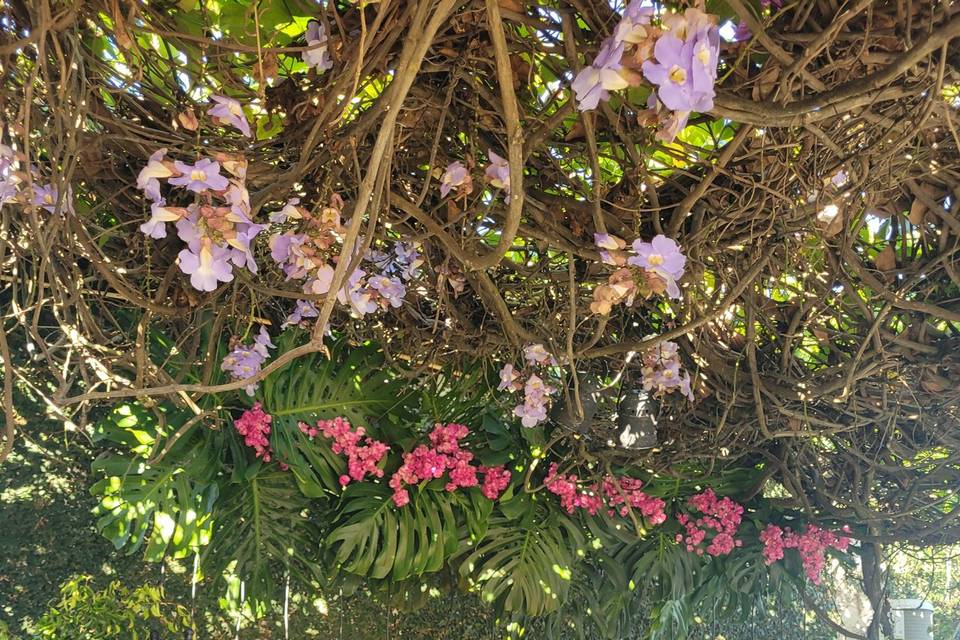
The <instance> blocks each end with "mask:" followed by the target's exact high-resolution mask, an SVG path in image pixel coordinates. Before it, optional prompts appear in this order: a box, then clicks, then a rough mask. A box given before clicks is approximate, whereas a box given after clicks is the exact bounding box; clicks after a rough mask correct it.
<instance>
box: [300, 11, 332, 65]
mask: <svg viewBox="0 0 960 640" xmlns="http://www.w3.org/2000/svg"><path fill="white" fill-rule="evenodd" d="M306 40H307V46H308V47H312V48H311V49H308V50H306V51H304V52H303V61H304V62H305V63H306V64H307V66H310V67H313V68H315V69H316V70H317V73H323V72H324V71H326V70H327V69H330V68H331V67H332V66H333V60H331V59H330V53H329V51H327V31H326V29H324V27H323V25H322V24H320V23H319V22H316V21H313V20H311V21H310V24H308V25H307V33H306Z"/></svg>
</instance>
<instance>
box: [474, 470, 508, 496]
mask: <svg viewBox="0 0 960 640" xmlns="http://www.w3.org/2000/svg"><path fill="white" fill-rule="evenodd" d="M478 470H479V472H480V473H482V474H483V486H482V487H480V492H481V493H483V495H484V496H485V497H486V498H488V499H490V500H496V499H497V498H498V497H499V496H500V494H501V493H502V492H503V490H504V489H506V488H507V486H508V485H509V484H510V472H509V471H507V470H506V469H505V468H504V467H503V465H500V466H497V467H485V466H483V465H481V466H480V467H479V468H478Z"/></svg>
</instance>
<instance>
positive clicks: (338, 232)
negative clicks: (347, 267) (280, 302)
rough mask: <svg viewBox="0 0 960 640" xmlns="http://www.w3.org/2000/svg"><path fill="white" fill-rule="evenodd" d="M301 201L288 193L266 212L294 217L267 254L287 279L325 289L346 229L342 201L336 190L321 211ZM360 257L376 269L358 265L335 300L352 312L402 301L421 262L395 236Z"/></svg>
mask: <svg viewBox="0 0 960 640" xmlns="http://www.w3.org/2000/svg"><path fill="white" fill-rule="evenodd" d="M299 203H300V200H299V199H298V198H294V199H291V200H290V201H289V202H287V204H286V205H285V206H284V207H283V209H281V210H280V211H278V212H276V213H274V214H272V215H271V216H270V221H271V222H274V223H277V224H287V223H292V227H290V228H288V229H287V230H286V231H282V232H281V231H278V232H276V233H274V234H273V235H272V236H271V237H270V255H271V257H272V258H273V259H274V260H275V261H276V262H277V264H279V265H280V266H281V268H282V269H283V271H284V274H285V275H286V277H287V279H288V280H292V279H295V280H303V281H304V284H303V290H304V291H305V292H306V293H316V294H324V293H327V292H328V291H329V290H330V287H331V285H332V284H333V275H334V271H335V266H336V264H337V262H338V261H339V260H340V259H341V255H340V251H339V248H338V247H337V245H339V244H340V243H342V242H343V236H344V231H345V227H344V224H343V223H342V221H341V211H342V209H343V206H344V203H343V200H342V199H341V198H340V196H339V195H337V194H334V195H332V196H331V197H330V204H329V205H328V206H326V207H323V208H322V209H321V210H320V212H319V215H313V214H311V213H310V212H309V211H308V210H307V209H305V208H304V207H301V206H299ZM360 244H362V242H361V243H360ZM364 259H365V260H366V261H368V262H370V263H372V264H373V267H374V269H376V270H378V271H379V273H373V272H372V270H371V272H370V273H368V272H367V271H365V270H363V269H356V270H355V271H354V272H353V273H352V274H350V276H349V277H348V278H347V283H346V284H345V285H344V286H343V287H342V288H341V289H340V291H338V292H337V300H338V301H339V302H340V303H341V304H343V305H348V306H349V307H350V311H351V314H352V315H353V316H354V317H362V316H364V315H366V314H368V313H373V312H375V311H378V310H380V309H386V308H388V307H399V306H401V305H402V304H403V298H404V296H405V295H406V293H407V288H406V284H405V283H406V282H408V281H410V280H411V279H413V278H415V277H416V276H417V274H418V269H419V267H420V265H421V264H422V263H423V259H422V258H421V257H420V254H419V252H418V251H417V249H416V247H414V246H413V245H412V244H409V243H404V242H397V243H395V244H394V246H393V248H392V250H391V251H389V252H388V251H383V250H379V249H372V250H370V251H369V252H368V253H367V254H366V255H365V256H364Z"/></svg>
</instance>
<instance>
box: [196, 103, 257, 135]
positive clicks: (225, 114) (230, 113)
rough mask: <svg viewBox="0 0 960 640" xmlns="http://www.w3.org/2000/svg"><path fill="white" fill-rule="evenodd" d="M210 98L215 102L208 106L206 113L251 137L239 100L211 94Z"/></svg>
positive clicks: (248, 124)
mask: <svg viewBox="0 0 960 640" xmlns="http://www.w3.org/2000/svg"><path fill="white" fill-rule="evenodd" d="M210 99H211V100H213V101H214V102H216V103H217V104H215V105H213V106H212V107H210V110H209V111H207V115H208V116H210V117H211V118H213V119H214V120H215V121H216V122H219V123H220V124H228V125H231V126H233V127H235V128H236V129H237V130H238V131H240V133H242V134H243V135H245V136H247V137H248V138H251V137H253V134H252V133H251V132H250V123H249V122H247V116H246V114H244V113H243V105H241V104H240V102H239V101H237V100H234V99H233V98H228V97H226V96H218V95H212V96H210Z"/></svg>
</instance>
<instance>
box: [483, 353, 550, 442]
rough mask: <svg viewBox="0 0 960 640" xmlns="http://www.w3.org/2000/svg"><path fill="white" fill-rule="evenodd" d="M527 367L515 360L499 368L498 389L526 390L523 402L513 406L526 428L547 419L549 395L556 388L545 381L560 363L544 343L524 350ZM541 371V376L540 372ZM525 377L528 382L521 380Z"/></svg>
mask: <svg viewBox="0 0 960 640" xmlns="http://www.w3.org/2000/svg"><path fill="white" fill-rule="evenodd" d="M523 359H524V366H523V367H521V369H520V370H517V369H515V368H514V366H513V364H512V363H507V364H505V365H503V368H502V369H501V370H500V385H499V386H498V387H497V389H498V390H499V391H507V392H509V393H514V392H517V391H520V390H521V389H522V390H523V402H521V403H520V404H518V405H517V406H516V407H514V408H513V415H515V416H517V417H518V418H520V423H521V424H523V426H525V427H535V426H537V425H538V424H540V423H541V422H543V421H545V420H546V419H547V409H548V408H549V406H550V396H552V395H553V394H554V393H555V392H556V391H557V390H556V388H555V387H552V386H550V385H548V384H547V383H546V382H544V378H545V377H547V371H546V370H547V368H548V367H555V366H557V360H556V359H555V358H554V357H553V356H552V355H551V354H550V352H549V351H547V350H546V349H545V348H544V346H543V345H542V344H531V345H528V346H527V347H525V348H524V350H523ZM538 373H539V374H540V375H538ZM524 377H526V381H525V382H521V379H522V378H524Z"/></svg>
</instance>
